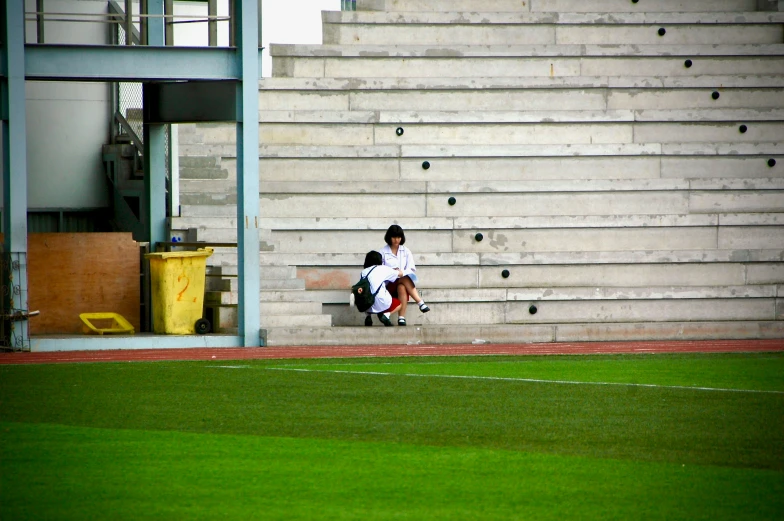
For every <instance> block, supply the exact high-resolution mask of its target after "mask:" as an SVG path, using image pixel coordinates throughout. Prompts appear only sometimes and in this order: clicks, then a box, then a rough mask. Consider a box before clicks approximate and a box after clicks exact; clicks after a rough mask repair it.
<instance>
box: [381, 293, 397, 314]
mask: <svg viewBox="0 0 784 521" xmlns="http://www.w3.org/2000/svg"><path fill="white" fill-rule="evenodd" d="M398 306H400V301H399V300H398V299H396V298H395V297H392V304H390V305H389V308H388V309H387V310H385V311H382V313H392V310H393V309H397V308H398Z"/></svg>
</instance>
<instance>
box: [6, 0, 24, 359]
mask: <svg viewBox="0 0 784 521" xmlns="http://www.w3.org/2000/svg"><path fill="white" fill-rule="evenodd" d="M2 5H3V9H5V13H3V14H4V16H3V18H4V19H5V27H4V28H3V29H4V31H3V32H4V33H5V34H4V36H5V38H4V40H5V41H4V42H3V47H2V49H3V50H2V52H3V54H4V58H5V62H6V69H7V72H6V78H7V79H6V82H5V83H6V84H5V85H4V88H2V89H0V90H2V96H3V98H4V99H3V100H2V103H3V106H4V107H5V108H6V109H7V111H8V112H7V116H8V119H5V120H3V259H2V260H3V263H4V267H3V270H0V271H2V272H3V275H4V278H3V280H2V281H0V285H2V286H3V288H2V289H3V290H7V291H4V296H3V297H2V298H4V299H5V302H4V304H5V309H6V312H15V311H21V312H22V313H23V314H24V313H26V312H27V311H28V310H27V309H26V308H27V303H28V288H27V282H28V281H27V125H26V115H25V110H26V107H25V61H24V2H2ZM8 325H9V328H10V335H9V336H8V340H9V342H10V345H11V347H13V348H14V349H17V350H24V351H29V350H30V335H29V329H28V322H27V319H26V318H23V319H21V320H17V321H10V322H8Z"/></svg>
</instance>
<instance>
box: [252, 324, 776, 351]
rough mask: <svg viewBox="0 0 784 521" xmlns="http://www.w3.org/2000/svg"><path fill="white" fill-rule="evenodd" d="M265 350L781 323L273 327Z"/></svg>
mask: <svg viewBox="0 0 784 521" xmlns="http://www.w3.org/2000/svg"><path fill="white" fill-rule="evenodd" d="M262 333H263V336H264V339H265V345H267V346H271V347H274V346H298V345H299V346H305V345H322V346H329V345H401V344H402V345H406V344H409V345H423V344H424V345H427V344H472V343H473V344H484V343H495V344H508V343H515V344H517V343H538V342H577V341H624V340H626V341H629V340H701V339H746V338H748V339H756V338H781V337H782V336H784V325H783V324H782V322H781V321H756V320H751V321H725V322H718V323H717V322H656V323H650V322H627V323H620V324H617V323H606V324H564V325H523V324H504V325H482V324H461V325H444V326H438V325H428V326H420V327H417V326H407V327H381V325H380V324H379V323H378V321H375V322H374V325H373V327H364V326H354V327H334V326H333V327H301V328H286V327H275V328H268V329H265V330H264V331H263V332H262Z"/></svg>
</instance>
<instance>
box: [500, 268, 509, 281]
mask: <svg viewBox="0 0 784 521" xmlns="http://www.w3.org/2000/svg"><path fill="white" fill-rule="evenodd" d="M501 276H502V277H503V278H505V279H508V278H509V270H504V271H502V272H501Z"/></svg>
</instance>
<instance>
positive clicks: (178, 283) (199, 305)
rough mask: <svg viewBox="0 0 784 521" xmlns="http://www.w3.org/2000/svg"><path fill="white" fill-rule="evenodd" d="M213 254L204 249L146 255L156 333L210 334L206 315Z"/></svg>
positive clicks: (153, 325)
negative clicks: (207, 288)
mask: <svg viewBox="0 0 784 521" xmlns="http://www.w3.org/2000/svg"><path fill="white" fill-rule="evenodd" d="M212 251H213V250H212V249H211V248H200V249H199V250H197V251H173V252H163V253H148V254H146V255H145V257H146V258H147V259H149V260H150V297H151V301H152V329H153V332H154V333H158V334H170V335H192V334H194V333H197V332H198V333H207V332H209V329H210V328H209V322H207V321H205V320H203V318H202V314H203V308H204V281H205V279H206V276H207V257H209V256H210V255H212ZM197 322H199V324H198V326H197ZM205 324H206V327H205Z"/></svg>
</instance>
